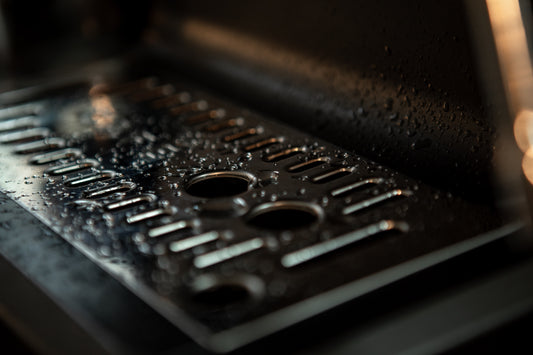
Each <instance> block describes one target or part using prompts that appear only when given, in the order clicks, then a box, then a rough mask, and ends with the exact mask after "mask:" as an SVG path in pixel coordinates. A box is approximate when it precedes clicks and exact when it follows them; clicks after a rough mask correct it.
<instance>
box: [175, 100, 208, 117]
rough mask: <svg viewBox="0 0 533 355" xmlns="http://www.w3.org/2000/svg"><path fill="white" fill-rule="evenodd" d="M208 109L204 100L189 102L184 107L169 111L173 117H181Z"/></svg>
mask: <svg viewBox="0 0 533 355" xmlns="http://www.w3.org/2000/svg"><path fill="white" fill-rule="evenodd" d="M208 108H209V104H208V103H207V101H205V100H200V101H195V102H191V103H188V104H185V105H181V106H176V107H173V108H171V109H170V110H169V111H170V113H171V114H172V115H174V116H179V115H183V114H185V113H189V112H197V111H205V110H207V109H208Z"/></svg>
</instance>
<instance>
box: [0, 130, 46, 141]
mask: <svg viewBox="0 0 533 355" xmlns="http://www.w3.org/2000/svg"><path fill="white" fill-rule="evenodd" d="M50 133H51V132H50V130H49V129H48V128H42V127H39V128H30V129H25V130H20V131H14V132H9V133H3V134H0V143H18V142H23V141H29V140H35V139H42V138H46V137H47V136H49V135H50Z"/></svg>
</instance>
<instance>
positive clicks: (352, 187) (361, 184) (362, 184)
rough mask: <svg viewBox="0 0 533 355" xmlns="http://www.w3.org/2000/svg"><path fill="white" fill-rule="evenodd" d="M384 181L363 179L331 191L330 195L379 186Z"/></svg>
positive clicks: (335, 195)
mask: <svg viewBox="0 0 533 355" xmlns="http://www.w3.org/2000/svg"><path fill="white" fill-rule="evenodd" d="M384 181H385V179H382V178H371V179H365V180H362V181H358V182H354V183H353V184H349V185H346V186H342V187H339V188H337V189H334V190H331V192H330V194H331V196H333V197H337V196H341V195H344V194H346V193H348V192H350V191H354V190H358V189H361V188H365V187H367V186H370V185H377V184H381V183H383V182H384Z"/></svg>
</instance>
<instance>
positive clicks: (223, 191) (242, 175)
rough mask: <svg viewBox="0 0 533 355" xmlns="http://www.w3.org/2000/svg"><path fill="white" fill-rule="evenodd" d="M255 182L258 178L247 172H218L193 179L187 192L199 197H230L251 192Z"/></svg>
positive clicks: (187, 187)
mask: <svg viewBox="0 0 533 355" xmlns="http://www.w3.org/2000/svg"><path fill="white" fill-rule="evenodd" d="M255 181H256V178H255V177H254V176H253V175H252V174H250V173H247V172H242V171H217V172H211V173H205V174H201V175H198V176H196V177H194V178H192V179H191V181H189V183H188V184H187V186H186V187H185V190H186V191H187V192H188V193H189V194H190V195H193V196H197V197H204V198H216V197H230V196H235V195H239V194H241V193H243V192H246V191H248V190H250V188H251V187H252V186H253V184H254V183H255Z"/></svg>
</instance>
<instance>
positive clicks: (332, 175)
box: [311, 168, 354, 183]
mask: <svg viewBox="0 0 533 355" xmlns="http://www.w3.org/2000/svg"><path fill="white" fill-rule="evenodd" d="M353 170H354V169H353V168H341V169H336V170H333V171H328V172H327V173H324V174H320V175H318V176H315V177H313V178H312V179H311V181H312V182H314V183H323V182H327V181H330V180H334V179H338V178H341V177H343V176H346V175H349V174H351V173H352V172H353Z"/></svg>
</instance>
